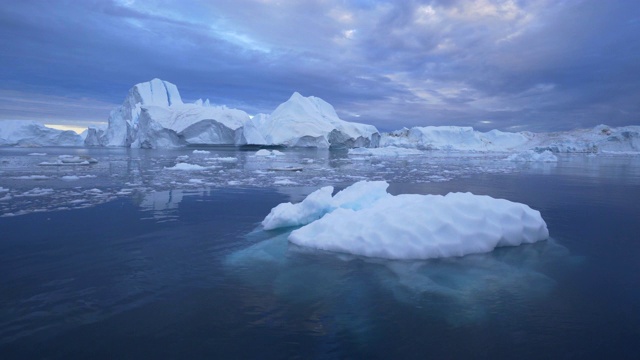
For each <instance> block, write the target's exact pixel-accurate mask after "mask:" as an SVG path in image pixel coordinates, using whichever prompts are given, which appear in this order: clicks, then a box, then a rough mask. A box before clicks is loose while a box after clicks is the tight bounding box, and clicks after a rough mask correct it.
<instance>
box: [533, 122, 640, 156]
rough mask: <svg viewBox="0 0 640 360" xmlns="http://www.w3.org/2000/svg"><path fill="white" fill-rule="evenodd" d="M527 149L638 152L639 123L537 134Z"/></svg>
mask: <svg viewBox="0 0 640 360" xmlns="http://www.w3.org/2000/svg"><path fill="white" fill-rule="evenodd" d="M528 148H530V149H534V150H537V151H542V150H549V151H551V152H554V153H576V152H578V153H599V152H603V153H604V152H618V153H625V152H638V151H640V126H623V127H619V128H613V127H609V126H607V125H598V126H596V127H594V128H591V129H578V130H571V131H566V132H552V133H537V134H534V136H533V138H532V139H531V141H530V143H529V147H528Z"/></svg>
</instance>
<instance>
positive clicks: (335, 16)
mask: <svg viewBox="0 0 640 360" xmlns="http://www.w3.org/2000/svg"><path fill="white" fill-rule="evenodd" d="M0 49H1V50H0V121H2V120H4V119H33V120H39V121H42V122H45V123H50V124H67V125H74V124H76V125H80V126H87V125H88V124H91V123H95V122H105V121H106V119H107V117H108V115H109V111H110V109H112V108H113V107H115V106H118V105H119V104H120V103H121V102H122V101H123V99H124V97H125V96H126V94H127V91H128V89H129V88H130V87H131V86H132V85H134V84H136V83H139V82H144V81H148V80H151V79H152V78H155V77H158V78H161V79H163V80H167V81H170V82H172V83H174V84H176V85H177V86H178V88H179V89H180V92H181V94H182V97H183V99H184V100H185V101H195V100H197V99H198V98H209V99H210V100H211V102H212V103H215V104H225V105H227V106H230V107H236V108H240V109H243V110H245V111H247V112H249V113H250V114H255V113H258V112H264V113H270V112H272V111H273V110H274V109H275V107H276V106H277V105H278V104H280V103H282V102H284V101H286V100H287V99H288V98H289V96H290V95H291V94H292V93H293V92H294V91H298V92H300V93H301V94H303V95H305V96H309V95H313V96H318V97H320V98H322V99H324V100H326V101H328V102H329V103H331V104H332V105H334V107H335V108H336V110H337V111H338V114H339V115H340V116H341V118H343V119H345V120H349V121H359V122H365V123H369V124H374V125H376V126H377V127H378V128H379V129H381V130H393V129H397V128H401V127H403V126H407V127H410V126H426V125H464V126H473V127H475V128H477V129H480V130H489V129H493V128H496V129H501V130H507V131H516V130H533V131H552V130H567V129H573V128H580V127H591V126H594V125H597V124H600V123H605V124H609V125H612V126H621V125H630V124H640V6H639V5H638V1H637V0H627V1H623V0H620V1H616V0H607V1H604V0H585V1H580V0H564V1H561V0H554V1H551V0H531V1H524V0H523V1H519V0H466V1H463V0H440V1H412V0H405V1H400V0H308V1H303V0H201V1H178V0H111V1H110V0H75V1H74V0H7V1H3V2H2V4H1V5H0Z"/></svg>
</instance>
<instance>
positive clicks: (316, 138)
mask: <svg viewBox="0 0 640 360" xmlns="http://www.w3.org/2000/svg"><path fill="white" fill-rule="evenodd" d="M245 134H247V135H245V138H246V139H247V143H248V144H254V145H278V146H288V147H313V148H328V147H347V148H351V147H369V146H373V147H375V146H378V142H379V138H380V134H379V133H378V130H377V129H376V128H375V127H374V126H372V125H366V124H359V123H352V122H347V121H344V120H342V119H340V118H339V117H338V115H337V114H336V111H335V109H334V108H333V106H331V105H330V104H329V103H327V102H326V101H324V100H322V99H320V98H317V97H314V96H309V97H304V96H302V95H300V94H299V93H297V92H296V93H294V94H293V95H291V98H289V100H287V101H286V102H284V103H282V104H280V106H278V107H277V108H276V109H275V110H274V111H273V113H271V115H269V116H258V117H254V118H253V119H251V120H250V121H248V122H247V126H246V131H245Z"/></svg>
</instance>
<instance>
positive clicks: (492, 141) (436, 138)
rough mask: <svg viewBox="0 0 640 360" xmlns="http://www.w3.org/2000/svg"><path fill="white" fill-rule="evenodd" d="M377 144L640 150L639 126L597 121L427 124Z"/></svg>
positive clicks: (439, 147)
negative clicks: (576, 124)
mask: <svg viewBox="0 0 640 360" xmlns="http://www.w3.org/2000/svg"><path fill="white" fill-rule="evenodd" d="M380 145H381V146H383V147H388V146H395V147H403V148H415V149H427V150H456V151H507V152H513V151H516V152H522V151H526V150H535V151H536V152H542V151H544V150H549V151H551V152H553V153H576V152H578V153H599V152H612V151H613V152H619V153H625V152H638V151H640V126H625V127H619V128H612V127H609V126H606V125H598V126H596V127H594V128H592V129H578V130H571V131H565V132H550V133H532V132H518V133H510V132H502V131H498V130H491V131H489V132H486V133H483V132H479V131H475V130H473V128H471V127H460V126H427V127H414V128H411V129H406V128H405V129H401V130H397V131H393V132H390V133H386V134H383V135H382V138H381V140H380Z"/></svg>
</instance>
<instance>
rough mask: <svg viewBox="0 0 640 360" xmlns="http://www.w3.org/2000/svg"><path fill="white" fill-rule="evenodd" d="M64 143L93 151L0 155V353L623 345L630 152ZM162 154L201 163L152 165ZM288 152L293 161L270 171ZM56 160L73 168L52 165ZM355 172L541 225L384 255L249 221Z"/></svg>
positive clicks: (134, 355) (630, 270)
mask: <svg viewBox="0 0 640 360" xmlns="http://www.w3.org/2000/svg"><path fill="white" fill-rule="evenodd" d="M209 150H211V149H209ZM65 151H66V152H68V151H69V150H61V149H45V150H43V153H44V152H46V153H47V154H48V155H46V156H52V154H53V155H56V156H57V155H58V154H62V153H65ZM77 151H82V152H87V151H88V153H87V154H89V155H91V156H93V157H95V158H97V159H98V160H99V163H98V164H97V165H96V166H95V167H93V168H80V167H77V168H75V167H74V168H73V169H71V168H66V167H65V168H61V167H56V168H49V167H46V168H43V167H38V166H37V162H38V161H40V160H33V159H35V158H38V156H45V155H29V151H27V150H24V149H20V150H17V149H16V150H3V152H2V153H0V159H3V163H2V167H0V188H1V187H3V188H4V189H5V190H6V191H4V192H0V198H2V197H3V196H6V195H7V194H9V195H10V198H5V200H2V201H0V210H2V212H3V213H4V215H5V216H4V217H0V301H1V302H0V358H2V359H24V358H41V359H70V358H92V359H103V358H104V359H140V358H154V359H155V358H193V359H196V358H228V359H235V358H252V359H269V358H274V359H280V358H305V359H307V358H329V359H332V358H336V359H343V358H368V359H373V358H382V359H411V358H416V359H424V358H434V359H450V358H462V359H466V358H494V359H514V358H516V359H541V358H553V359H602V358H615V359H625V358H628V359H637V358H638V354H640V342H639V341H638V339H640V275H638V274H640V235H639V234H640V205H639V202H638V201H639V200H640V158H639V157H601V156H599V157H587V156H582V155H576V156H562V157H561V158H560V161H559V162H558V163H557V164H546V165H517V166H516V165H514V164H507V163H504V162H500V160H499V159H498V158H499V156H488V155H478V156H473V157H459V156H451V155H448V154H435V153H432V154H429V153H427V154H426V155H425V158H421V159H416V158H402V159H354V158H350V157H349V156H348V155H346V154H344V153H326V152H308V151H289V152H287V154H286V155H285V156H284V157H282V158H273V159H267V160H264V159H257V158H255V157H253V155H252V154H253V152H238V151H236V150H211V152H212V153H211V154H209V155H206V156H208V157H209V159H214V158H217V159H218V160H205V159H206V157H203V158H201V159H199V160H198V159H197V156H201V155H197V156H196V154H192V153H190V152H186V151H183V152H156V153H149V152H140V153H138V152H133V153H132V152H127V151H123V150H95V151H93V152H91V151H89V150H77ZM178 155H188V156H190V159H189V162H191V163H198V161H199V163H200V164H202V165H206V164H213V165H210V166H211V168H210V169H207V170H204V171H203V172H198V173H193V172H189V173H183V172H180V173H178V174H176V173H173V172H171V171H170V170H166V169H165V168H166V167H171V166H172V165H174V164H175V160H174V159H175V158H176V156H178ZM202 156H204V155H202ZM233 157H235V158H237V159H238V160H237V161H233V160H229V159H227V160H219V159H220V158H233ZM274 164H275V165H274ZM288 164H305V166H306V167H308V168H305V170H304V171H303V172H302V173H288V172H281V171H273V168H274V167H276V166H281V165H288ZM70 174H77V175H81V176H85V177H83V178H80V179H75V180H64V177H65V176H69V175H70ZM34 175H41V178H40V179H38V178H37V177H34ZM87 175H88V176H87ZM42 176H44V178H42ZM92 176H95V177H92ZM363 178H372V179H386V180H389V181H390V182H391V186H390V188H389V191H390V192H392V193H394V194H399V193H420V194H446V193H447V192H450V191H470V192H473V193H475V194H487V195H491V196H493V197H498V198H505V199H509V200H512V201H518V202H523V203H526V204H528V205H530V206H531V207H532V208H534V209H537V210H540V211H541V213H542V216H543V218H544V219H545V220H546V222H547V224H548V227H549V230H550V233H551V239H550V240H548V241H545V242H540V243H537V244H534V245H525V246H519V247H513V248H501V249H498V250H496V251H494V252H492V253H489V254H482V255H472V256H466V257H463V258H452V259H440V260H430V261H385V260H376V259H366V258H360V257H351V256H346V255H340V254H332V253H328V252H319V251H312V250H308V249H303V248H299V247H296V246H293V245H290V244H288V243H287V241H286V236H287V232H285V231H280V232H264V231H261V230H260V229H259V227H258V224H259V222H260V221H261V220H262V219H263V218H264V216H266V214H268V212H269V210H270V209H271V208H272V207H274V206H275V205H277V204H278V203H280V202H286V201H299V200H300V199H302V198H303V197H304V196H305V195H306V194H308V193H310V192H311V191H313V190H314V189H316V188H317V187H318V186H321V185H328V184H332V185H336V186H337V187H338V188H340V187H344V186H347V185H349V184H350V183H353V182H355V181H357V180H359V179H363ZM275 182H278V184H280V185H278V184H274V183H275ZM34 188H38V189H40V190H39V191H36V192H33V189H34ZM43 189H44V190H43ZM47 189H50V190H51V191H48V190H47ZM96 190H97V191H96ZM98 194H102V195H100V196H98ZM63 208H64V209H66V210H64V211H62V210H61V209H63ZM25 209H26V210H28V211H24V215H19V216H11V215H12V214H16V213H20V211H21V210H25Z"/></svg>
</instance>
